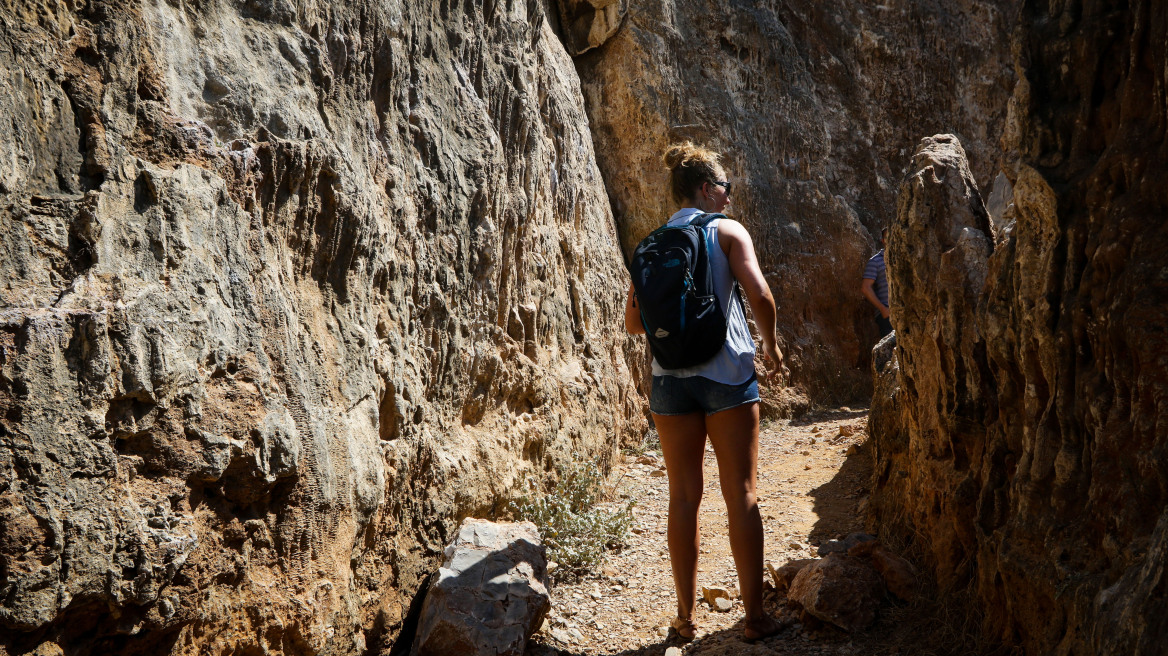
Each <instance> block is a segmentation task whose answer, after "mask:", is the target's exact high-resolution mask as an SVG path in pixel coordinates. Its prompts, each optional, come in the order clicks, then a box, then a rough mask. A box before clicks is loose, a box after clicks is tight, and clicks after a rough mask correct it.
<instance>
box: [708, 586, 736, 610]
mask: <svg viewBox="0 0 1168 656" xmlns="http://www.w3.org/2000/svg"><path fill="white" fill-rule="evenodd" d="M702 599H705V600H706V603H708V604H709V605H711V606H713V605H714V602H715V601H717V600H718V599H726V600H727V601H729V599H730V591H729V590H727V589H726V588H723V587H719V586H709V587H707V586H704V585H703V586H702Z"/></svg>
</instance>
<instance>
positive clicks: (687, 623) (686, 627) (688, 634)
mask: <svg viewBox="0 0 1168 656" xmlns="http://www.w3.org/2000/svg"><path fill="white" fill-rule="evenodd" d="M669 627H670V628H671V629H673V632H674V633H676V634H677V637H678V638H681V639H682V641H684V642H689V641H691V640H693V639H694V638H696V637H697V636H698V627H697V625H696V624H694V623H693V620H683V619H682V618H680V617H674V618H673V621H671V622H670V623H669Z"/></svg>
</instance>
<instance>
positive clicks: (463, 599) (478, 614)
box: [410, 518, 551, 656]
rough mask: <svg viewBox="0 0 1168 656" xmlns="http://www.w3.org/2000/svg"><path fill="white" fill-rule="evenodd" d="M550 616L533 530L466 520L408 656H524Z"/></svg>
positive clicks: (542, 555)
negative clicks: (530, 641) (450, 655)
mask: <svg viewBox="0 0 1168 656" xmlns="http://www.w3.org/2000/svg"><path fill="white" fill-rule="evenodd" d="M550 608H551V598H550V597H549V595H548V577H547V558H546V550H545V548H544V546H543V544H542V542H541V541H540V537H539V532H538V531H537V530H536V528H535V525H534V524H532V523H531V522H523V523H519V524H510V523H494V522H489V521H487V520H483V519H470V518H468V519H466V520H464V521H463V522H462V526H461V527H460V528H459V530H458V537H456V538H455V540H454V542H453V543H451V544H450V546H448V547H447V548H446V560H445V562H443V564H442V567H441V568H439V570H438V576H437V578H435V579H434V581H433V582H432V583H431V584H430V589H429V591H427V593H426V600H425V601H424V602H423V603H422V612H421V615H420V617H419V619H418V631H417V634H416V635H415V637H414V643H413V647H412V649H411V651H410V653H411V654H412V655H414V656H428V655H433V656H440V655H443V654H465V655H467V656H474V655H481V656H506V655H513V656H519V655H520V654H523V652H524V650H525V649H526V646H527V639H528V638H530V637H531V635H532V634H533V633H535V631H536V629H538V628H539V626H540V623H541V622H543V619H544V616H545V615H547V612H548V610H549V609H550Z"/></svg>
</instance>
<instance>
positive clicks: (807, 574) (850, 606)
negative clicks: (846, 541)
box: [787, 553, 884, 633]
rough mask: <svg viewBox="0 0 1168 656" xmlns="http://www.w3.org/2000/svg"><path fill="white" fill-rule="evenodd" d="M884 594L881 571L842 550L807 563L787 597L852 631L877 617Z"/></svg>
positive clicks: (812, 612) (817, 615)
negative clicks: (841, 552) (843, 552)
mask: <svg viewBox="0 0 1168 656" xmlns="http://www.w3.org/2000/svg"><path fill="white" fill-rule="evenodd" d="M883 596H884V582H883V581H881V580H880V574H878V573H877V572H876V570H875V569H873V568H872V567H871V566H870V565H868V564H867V563H866V562H864V561H863V560H860V559H858V558H851V557H850V556H847V555H845V554H840V553H831V554H828V555H827V557H826V558H823V559H821V560H817V561H815V562H813V563H811V564H810V565H808V566H806V567H804V568H803V569H802V571H800V572H799V573H798V574H797V575H796V576H795V579H794V580H793V581H791V588H790V590H789V591H788V592H787V599H788V600H789V601H794V602H796V603H798V604H799V605H800V606H802V607H803V610H805V611H806V612H807V613H809V614H811V615H812V616H814V617H816V618H819V619H821V620H823V621H825V622H830V623H832V624H834V625H836V626H838V627H840V628H841V629H843V630H845V631H848V632H850V633H855V632H856V631H859V630H861V629H864V628H865V627H867V626H868V625H869V624H871V623H872V621H873V620H875V619H876V613H877V611H878V610H879V609H880V600H881V598H882V597H883Z"/></svg>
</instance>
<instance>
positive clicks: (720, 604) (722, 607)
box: [714, 597, 734, 613]
mask: <svg viewBox="0 0 1168 656" xmlns="http://www.w3.org/2000/svg"><path fill="white" fill-rule="evenodd" d="M731 608H734V602H732V601H730V600H729V599H726V598H725V597H718V598H717V599H715V600H714V610H716V611H718V612H719V613H728V612H730V609H731Z"/></svg>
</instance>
